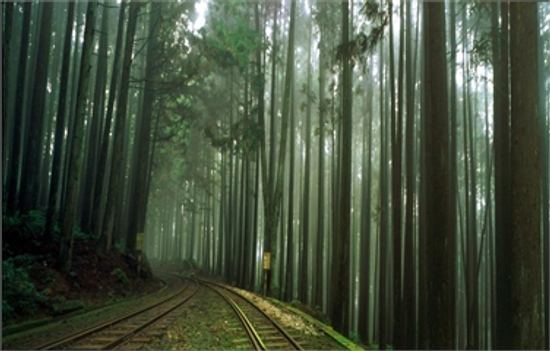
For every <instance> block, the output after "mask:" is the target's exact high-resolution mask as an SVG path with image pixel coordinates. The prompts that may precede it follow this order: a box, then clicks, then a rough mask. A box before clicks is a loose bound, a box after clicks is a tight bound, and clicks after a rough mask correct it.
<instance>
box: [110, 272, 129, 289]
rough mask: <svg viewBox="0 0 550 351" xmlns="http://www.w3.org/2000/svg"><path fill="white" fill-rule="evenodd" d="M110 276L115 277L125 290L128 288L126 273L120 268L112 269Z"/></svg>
mask: <svg viewBox="0 0 550 351" xmlns="http://www.w3.org/2000/svg"><path fill="white" fill-rule="evenodd" d="M111 275H114V276H116V277H117V278H118V281H119V282H121V283H122V284H123V285H124V287H126V288H129V287H130V281H129V280H128V277H127V276H126V273H125V272H124V271H123V270H122V269H120V268H115V269H113V271H112V272H111Z"/></svg>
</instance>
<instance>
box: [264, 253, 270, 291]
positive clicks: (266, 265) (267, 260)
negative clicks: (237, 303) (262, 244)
mask: <svg viewBox="0 0 550 351" xmlns="http://www.w3.org/2000/svg"><path fill="white" fill-rule="evenodd" d="M263 268H264V274H263V286H264V288H263V291H264V296H266V295H267V274H268V273H269V270H270V269H271V252H264V264H263Z"/></svg>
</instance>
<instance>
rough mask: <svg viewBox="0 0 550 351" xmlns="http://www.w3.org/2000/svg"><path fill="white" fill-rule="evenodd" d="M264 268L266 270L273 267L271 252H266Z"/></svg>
mask: <svg viewBox="0 0 550 351" xmlns="http://www.w3.org/2000/svg"><path fill="white" fill-rule="evenodd" d="M264 269H265V270H266V271H268V270H270V269H271V252H264Z"/></svg>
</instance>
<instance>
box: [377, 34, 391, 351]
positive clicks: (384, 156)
mask: <svg viewBox="0 0 550 351" xmlns="http://www.w3.org/2000/svg"><path fill="white" fill-rule="evenodd" d="M383 62H384V47H383V45H382V44H381V45H380V116H381V121H380V131H381V132H380V134H381V137H380V178H379V179H380V180H379V184H380V191H379V194H380V205H379V206H380V232H379V236H380V248H379V253H378V269H379V273H378V274H379V275H378V289H379V296H378V300H377V301H379V305H380V306H379V309H378V334H379V337H378V344H379V346H380V349H382V350H385V349H386V345H387V342H388V334H387V328H386V324H387V315H386V309H387V306H388V298H387V296H386V291H387V286H386V285H387V272H388V269H387V254H388V236H389V223H388V222H389V214H388V207H389V206H388V202H389V199H388V197H389V195H388V185H387V179H388V164H389V162H388V146H387V144H388V141H387V140H388V137H387V136H388V133H387V130H388V127H387V125H388V123H387V118H386V114H385V113H386V111H387V108H386V106H385V103H386V100H387V94H385V93H384V80H385V78H384V76H385V73H384V64H383Z"/></svg>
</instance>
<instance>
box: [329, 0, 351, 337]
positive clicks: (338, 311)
mask: <svg viewBox="0 0 550 351" xmlns="http://www.w3.org/2000/svg"><path fill="white" fill-rule="evenodd" d="M342 28H343V29H342V45H343V46H344V47H346V48H348V42H349V2H348V1H342ZM342 61H343V62H342V66H343V69H342V110H343V111H342V144H341V145H342V160H341V167H340V171H341V177H340V182H341V183H340V184H341V187H340V198H339V206H340V208H339V214H340V218H339V224H340V225H339V231H338V237H337V240H336V242H335V243H333V244H334V245H335V246H336V257H333V258H332V262H335V265H336V266H337V269H336V275H335V276H333V277H332V280H331V285H332V290H333V295H332V297H333V300H332V305H333V310H332V322H333V323H334V328H335V329H336V330H338V331H340V332H342V333H344V334H346V335H347V334H348V333H349V318H348V315H349V293H350V292H349V274H350V272H349V268H350V253H349V252H350V248H349V240H350V224H351V218H350V214H351V143H352V140H351V139H352V131H351V128H352V118H351V103H352V94H351V75H352V72H351V65H350V61H351V52H346V53H345V55H343V58H342Z"/></svg>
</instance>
